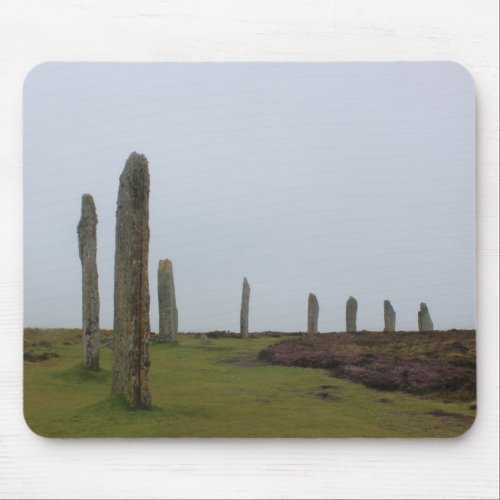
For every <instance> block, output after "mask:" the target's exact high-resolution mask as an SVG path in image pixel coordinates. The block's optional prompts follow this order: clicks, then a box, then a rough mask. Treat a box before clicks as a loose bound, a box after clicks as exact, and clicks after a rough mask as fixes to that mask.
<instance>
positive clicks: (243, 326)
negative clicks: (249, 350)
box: [240, 278, 250, 339]
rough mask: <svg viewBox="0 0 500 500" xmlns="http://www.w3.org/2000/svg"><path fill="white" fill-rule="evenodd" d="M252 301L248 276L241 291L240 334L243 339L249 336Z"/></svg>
mask: <svg viewBox="0 0 500 500" xmlns="http://www.w3.org/2000/svg"><path fill="white" fill-rule="evenodd" d="M249 303H250V285H249V284H248V281H247V279H246V278H243V289H242V293H241V311H240V335H241V338H242V339H246V338H247V337H248V309H249Z"/></svg>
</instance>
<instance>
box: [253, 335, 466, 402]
mask: <svg viewBox="0 0 500 500" xmlns="http://www.w3.org/2000/svg"><path fill="white" fill-rule="evenodd" d="M259 360H260V361H265V362H268V363H272V364H278V365H284V366H300V367H307V368H323V369H327V370H329V371H330V373H331V375H332V376H334V377H340V378H346V379H349V380H351V381H353V382H359V383H362V384H364V385H365V386H367V387H370V388H374V389H381V390H385V391H394V390H399V391H404V392H407V393H410V394H418V395H423V396H429V397H433V398H441V399H450V400H462V401H467V400H474V399H475V394H476V344H475V330H448V331H433V332H402V331H400V332H391V333H385V332H384V333H382V332H358V333H330V334H320V335H310V336H304V337H303V338H302V339H292V340H284V341H282V342H280V343H278V344H274V345H271V346H269V347H266V348H265V349H263V350H262V351H261V352H260V353H259Z"/></svg>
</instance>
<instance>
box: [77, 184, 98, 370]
mask: <svg viewBox="0 0 500 500" xmlns="http://www.w3.org/2000/svg"><path fill="white" fill-rule="evenodd" d="M96 227H97V213H96V209H95V203H94V199H93V198H92V196H91V195H90V194H84V195H83V196H82V215H81V218H80V222H79V223H78V229H77V232H78V248H79V253H80V260H81V262H82V343H83V366H84V367H85V368H89V369H91V370H99V347H100V346H99V336H100V335H99V286H98V279H99V277H98V273H97V260H96V257H97V236H96Z"/></svg>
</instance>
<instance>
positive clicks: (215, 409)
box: [24, 329, 475, 438]
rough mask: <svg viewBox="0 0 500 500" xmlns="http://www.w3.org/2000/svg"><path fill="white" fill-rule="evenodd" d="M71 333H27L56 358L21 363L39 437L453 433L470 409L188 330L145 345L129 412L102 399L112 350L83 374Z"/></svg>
mask: <svg viewBox="0 0 500 500" xmlns="http://www.w3.org/2000/svg"><path fill="white" fill-rule="evenodd" d="M78 335H79V334H78V330H33V329H27V331H26V333H25V343H26V348H27V349H30V350H35V351H36V350H37V349H38V350H39V351H40V352H41V351H43V350H44V349H47V348H49V349H51V350H53V351H55V352H57V354H58V355H59V357H53V358H50V359H48V360H46V361H39V362H25V372H24V414H25V418H26V421H27V423H28V425H29V427H30V428H31V429H32V430H33V431H34V432H36V433H37V434H40V435H42V436H47V437H266V438H271V437H276V438H287V437H313V438H320V437H452V436H457V435H460V434H461V433H463V432H464V431H466V430H467V429H468V428H469V427H470V425H471V423H472V421H473V419H474V416H475V411H474V410H470V409H469V406H470V404H471V403H472V402H471V401H469V402H465V401H463V402H444V401H436V400H429V399H424V398H421V397H416V396H412V395H409V394H404V393H400V392H383V391H377V390H373V389H368V388H366V387H364V386H362V385H360V384H355V383H352V382H349V381H347V380H344V379H337V378H332V377H330V376H329V375H328V374H327V372H326V371H324V370H320V369H313V368H298V367H285V366H271V365H263V364H260V363H258V362H257V354H258V352H259V351H260V350H261V349H263V348H264V347H265V346H267V345H269V344H271V343H276V342H279V341H280V340H281V339H279V338H269V337H262V338H258V339H256V338H251V339H246V340H242V339H232V338H226V339H222V338H221V339H210V340H206V341H203V340H200V339H198V338H195V337H191V336H187V335H180V338H179V342H178V344H176V345H167V344H153V345H152V346H151V362H152V367H151V373H152V395H153V407H152V408H151V409H150V410H130V409H129V408H127V406H126V405H125V404H124V402H123V401H122V400H121V399H119V398H111V397H110V387H111V349H110V348H108V347H104V348H102V349H101V367H102V368H101V370H100V371H99V372H89V371H87V370H85V369H83V367H82V366H81V364H80V360H81V346H80V344H79V341H78ZM39 341H42V345H39ZM47 343H49V344H50V347H47ZM432 412H437V413H436V414H435V415H433V414H432Z"/></svg>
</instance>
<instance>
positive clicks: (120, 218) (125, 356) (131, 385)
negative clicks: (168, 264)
mask: <svg viewBox="0 0 500 500" xmlns="http://www.w3.org/2000/svg"><path fill="white" fill-rule="evenodd" d="M148 251H149V171H148V160H147V159H146V157H145V156H143V155H140V154H137V153H132V154H131V155H130V156H129V158H128V160H127V162H126V164H125V168H124V169H123V172H122V175H121V176H120V188H119V190H118V203H117V209H116V243H115V292H114V300H115V312H114V335H113V368H112V389H111V390H112V393H113V394H115V395H121V396H123V397H124V398H125V399H126V400H127V402H128V404H129V406H130V407H133V408H134V407H138V406H143V407H149V406H151V389H150V360H149V334H150V332H149V325H150V323H149V301H150V297H149V282H148Z"/></svg>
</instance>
